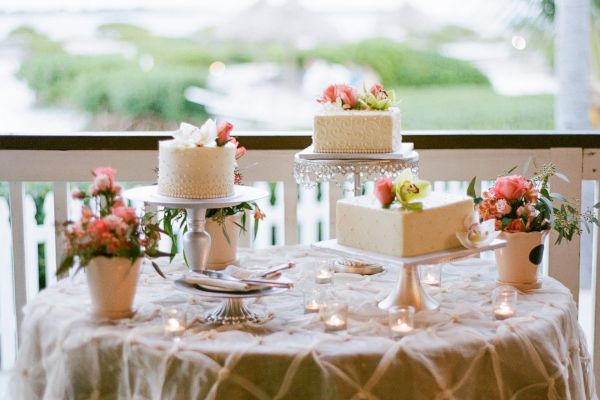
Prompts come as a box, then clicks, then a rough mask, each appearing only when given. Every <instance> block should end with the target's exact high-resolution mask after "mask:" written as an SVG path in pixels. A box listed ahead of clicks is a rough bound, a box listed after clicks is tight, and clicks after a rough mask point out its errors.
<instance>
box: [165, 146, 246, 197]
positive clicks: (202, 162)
mask: <svg viewBox="0 0 600 400" xmlns="http://www.w3.org/2000/svg"><path fill="white" fill-rule="evenodd" d="M235 151H236V148H235V146H234V145H233V144H232V143H227V144H226V145H225V146H222V147H218V146H216V145H206V146H195V145H189V144H185V143H181V142H178V141H176V140H164V141H160V142H159V146H158V193H159V194H161V195H163V196H169V197H180V198H187V199H212V198H217V197H228V196H232V195H233V194H234V186H233V178H234V177H233V175H234V169H235Z"/></svg>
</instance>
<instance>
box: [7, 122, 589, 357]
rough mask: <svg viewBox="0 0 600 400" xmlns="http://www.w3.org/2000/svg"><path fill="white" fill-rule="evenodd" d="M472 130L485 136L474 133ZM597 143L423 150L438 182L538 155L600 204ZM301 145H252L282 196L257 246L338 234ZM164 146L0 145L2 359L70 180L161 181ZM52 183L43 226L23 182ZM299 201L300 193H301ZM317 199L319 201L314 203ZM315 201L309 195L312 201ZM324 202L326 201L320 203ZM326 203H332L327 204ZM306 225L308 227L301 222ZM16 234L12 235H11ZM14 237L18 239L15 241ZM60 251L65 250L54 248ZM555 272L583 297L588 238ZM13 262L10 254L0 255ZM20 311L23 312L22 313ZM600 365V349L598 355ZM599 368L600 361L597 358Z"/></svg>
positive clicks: (252, 163) (50, 243)
mask: <svg viewBox="0 0 600 400" xmlns="http://www.w3.org/2000/svg"><path fill="white" fill-rule="evenodd" d="M473 135H476V134H475V133H474V134H473ZM594 147H595V148H594V149H588V148H581V147H565V148H552V147H550V145H548V148H536V149H501V150H497V149H469V150H463V149H439V150H436V149H430V150H426V149H425V150H420V151H419V153H420V176H421V177H422V178H424V179H428V180H432V181H433V180H435V181H468V180H470V179H471V177H472V176H474V175H477V177H478V179H480V180H492V179H494V178H495V177H496V176H497V175H498V174H499V173H501V172H502V171H503V170H504V169H506V168H510V167H511V166H513V165H524V164H525V163H526V161H527V160H528V159H529V158H530V157H535V159H536V160H537V162H538V163H543V162H547V161H552V162H554V163H555V164H556V165H557V168H558V169H559V170H560V171H561V172H563V173H565V174H566V175H568V176H569V177H570V178H571V180H570V182H569V183H566V182H562V181H556V182H553V185H554V187H553V189H554V191H557V192H561V193H563V194H566V195H567V196H568V197H571V198H580V197H581V187H582V182H583V180H592V181H594V182H595V184H594V185H595V186H594V187H595V202H598V201H599V199H600V189H599V188H600V183H599V182H600V143H599V144H598V146H594ZM297 151H298V150H296V149H287V150H252V151H250V152H249V153H248V154H247V156H245V157H244V158H243V159H242V160H241V167H242V168H244V169H245V174H244V175H245V180H246V182H248V183H250V182H256V184H258V185H263V183H259V182H278V185H277V187H276V192H277V197H278V198H279V199H282V201H280V202H278V203H276V204H275V205H270V204H269V203H268V201H263V202H262V203H261V205H262V207H263V208H264V210H265V211H266V212H267V214H268V216H269V217H268V218H267V219H266V220H265V221H264V226H263V227H262V228H261V231H260V233H259V235H258V237H257V238H256V241H255V242H254V245H255V246H257V247H263V246H267V245H270V244H271V234H270V233H271V231H272V228H273V227H274V228H275V232H276V243H280V244H296V243H308V242H311V241H314V240H316V239H317V233H316V232H317V230H316V228H315V227H316V226H317V225H319V224H320V225H321V227H322V228H321V232H322V239H327V238H328V237H330V236H331V235H330V233H332V232H335V230H334V229H333V223H334V221H335V207H334V206H335V202H336V201H337V200H338V199H339V198H341V197H342V192H341V191H340V190H339V189H338V188H336V187H328V186H327V185H324V186H323V188H322V189H323V198H322V203H319V202H316V201H315V200H314V198H315V192H314V189H313V190H310V191H305V190H301V191H300V192H299V191H298V186H297V185H296V183H295V181H294V178H293V155H294V153H295V152H297ZM156 161H157V155H156V151H150V150H127V151H124V150H70V151H57V150H0V181H9V182H10V196H9V197H10V202H11V212H10V218H11V222H12V225H11V229H10V231H8V230H7V224H6V221H7V219H8V215H9V214H8V209H7V205H6V203H5V202H3V201H2V200H0V235H1V236H0V238H1V240H0V252H1V253H0V260H5V259H10V258H9V257H7V256H6V257H5V255H8V254H9V253H11V254H12V259H13V262H12V263H11V264H8V265H7V264H0V268H2V269H1V270H2V271H3V275H2V279H0V285H1V286H0V290H1V294H0V295H1V298H0V301H1V302H2V306H1V310H0V311H1V312H2V314H1V315H0V318H1V319H0V322H1V323H2V347H1V349H0V351H2V353H1V355H2V366H3V368H6V367H10V365H11V363H12V360H13V358H14V354H15V342H14V338H15V335H14V334H12V332H14V330H15V327H17V326H19V321H20V318H21V308H22V307H23V305H24V304H25V303H26V301H27V299H30V298H31V297H32V296H34V295H35V293H36V291H37V281H38V277H37V259H36V257H37V243H38V242H43V243H46V257H47V260H46V266H47V268H48V271H47V272H46V276H47V277H52V276H54V272H53V269H52V268H53V266H55V265H56V264H55V260H56V257H58V258H60V246H56V247H55V245H54V226H53V221H54V220H58V221H64V220H66V219H67V217H68V214H69V212H68V196H67V191H68V183H69V182H88V181H89V180H90V171H91V170H92V169H93V168H95V167H97V166H100V165H110V166H113V167H115V168H117V170H118V179H119V180H120V181H137V182H152V181H154V179H155V176H154V175H155V174H154V168H155V167H156V163H157V162H156ZM29 181H34V182H40V181H41V182H52V183H53V187H54V190H53V195H50V196H48V197H47V198H46V204H45V209H46V211H47V215H48V218H47V219H46V223H45V225H44V226H34V225H32V224H31V223H30V222H28V221H32V220H33V214H32V212H33V211H32V210H33V209H34V207H33V204H32V201H31V199H30V198H28V197H26V196H25V195H24V182H29ZM299 199H300V200H299ZM311 199H312V200H311ZM307 200H308V201H307ZM319 204H321V205H319ZM323 204H324V206H323ZM299 224H300V229H299V228H298V227H299ZM10 237H12V240H10ZM599 240H600V239H599V235H598V230H597V229H596V230H595V233H594V241H593V246H592V247H591V250H590V251H592V252H593V255H592V257H593V258H592V260H593V261H592V262H593V268H592V270H593V271H594V272H593V276H592V297H593V299H592V305H593V316H592V317H593V318H594V317H595V316H597V315H600V301H596V297H598V296H597V294H600V285H597V281H598V280H599V279H600V277H598V276H597V274H596V271H597V269H598V268H597V267H598V254H597V249H598V246H599ZM8 243H12V245H10V246H9V245H7V244H8ZM54 249H56V250H54ZM549 256H550V257H549V258H548V259H549V265H548V273H549V274H550V275H552V276H554V277H555V278H557V279H559V280H560V281H561V282H563V284H565V285H566V286H567V287H568V288H569V289H570V290H571V291H572V293H573V296H574V298H575V299H576V300H577V299H578V298H579V275H580V274H579V259H580V242H579V239H578V238H576V239H575V240H573V241H572V242H571V243H569V244H567V245H564V244H563V245H562V246H560V247H557V246H550V250H549ZM0 262H5V261H0ZM15 316H16V318H15ZM594 326H595V329H594V332H600V318H596V319H594ZM593 337H594V341H593V344H594V347H595V348H598V349H600V335H595V334H594V336H593ZM595 356H596V357H595V360H596V362H597V363H598V362H600V351H597V352H595ZM596 365H599V364H596Z"/></svg>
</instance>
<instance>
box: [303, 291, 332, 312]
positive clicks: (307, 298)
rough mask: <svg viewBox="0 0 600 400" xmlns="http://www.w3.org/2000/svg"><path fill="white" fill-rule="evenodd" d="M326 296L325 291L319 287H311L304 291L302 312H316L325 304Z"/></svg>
mask: <svg viewBox="0 0 600 400" xmlns="http://www.w3.org/2000/svg"><path fill="white" fill-rule="evenodd" d="M326 296H327V293H326V291H325V290H324V289H323V288H320V287H313V288H311V289H309V290H307V291H306V292H304V313H305V314H310V313H318V312H319V311H320V310H321V307H322V306H323V304H325V300H326Z"/></svg>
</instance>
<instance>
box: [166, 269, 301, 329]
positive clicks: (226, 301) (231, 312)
mask: <svg viewBox="0 0 600 400" xmlns="http://www.w3.org/2000/svg"><path fill="white" fill-rule="evenodd" d="M277 281H278V282H286V283H291V281H289V280H287V279H285V278H280V279H278V280H277ZM175 288H177V289H179V290H181V291H183V292H186V293H189V294H193V295H196V296H202V297H209V298H216V299H223V302H222V303H221V304H220V305H219V306H218V307H217V308H215V309H214V310H213V311H211V312H209V313H208V314H207V315H206V317H204V320H205V321H207V322H214V323H217V324H221V325H233V324H241V323H244V322H254V323H258V324H260V323H262V322H264V321H266V320H269V319H270V318H271V315H269V314H267V315H259V314H256V313H255V312H253V311H251V310H250V309H249V308H248V307H246V305H245V304H244V299H250V298H256V297H263V296H273V295H276V294H280V293H283V292H285V291H287V290H289V289H288V288H283V287H269V288H263V289H260V290H256V291H253V292H246V293H244V292H217V291H211V290H207V289H203V288H202V287H199V286H193V285H190V284H189V283H186V282H185V281H184V280H183V279H177V280H176V281H175Z"/></svg>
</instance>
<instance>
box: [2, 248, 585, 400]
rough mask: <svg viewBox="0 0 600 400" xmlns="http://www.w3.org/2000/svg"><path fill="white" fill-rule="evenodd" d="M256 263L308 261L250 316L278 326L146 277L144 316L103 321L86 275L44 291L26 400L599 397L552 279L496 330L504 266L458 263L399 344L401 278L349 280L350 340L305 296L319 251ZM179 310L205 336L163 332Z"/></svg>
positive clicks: (341, 293)
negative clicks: (220, 314) (394, 311)
mask: <svg viewBox="0 0 600 400" xmlns="http://www.w3.org/2000/svg"><path fill="white" fill-rule="evenodd" d="M241 254H242V257H241V261H242V265H244V266H246V267H248V268H252V267H258V266H260V267H264V266H267V265H274V264H276V263H280V262H285V261H287V260H295V261H296V262H297V268H296V269H294V270H290V271H288V272H286V274H285V275H286V276H287V277H289V278H291V279H293V280H294V281H295V282H296V288H295V289H294V290H292V291H290V292H287V293H285V294H282V295H280V296H273V297H265V298H259V299H257V300H256V301H253V302H252V303H251V304H250V306H251V307H252V308H253V309H254V310H258V311H263V312H270V313H273V318H272V319H271V320H269V321H267V322H266V323H264V324H261V325H256V324H245V325H241V326H214V325H209V324H205V323H203V322H202V321H201V320H198V319H195V317H199V318H200V319H201V318H202V316H203V315H205V313H206V312H207V311H209V310H210V309H211V308H213V307H215V306H216V305H218V301H214V300H210V299H205V298H202V297H197V296H193V295H188V294H186V293H182V292H179V291H177V290H175V289H174V288H173V286H172V280H174V279H175V278H177V277H179V276H180V275H181V274H182V273H183V272H184V271H185V268H184V267H183V265H182V264H181V263H174V264H171V265H166V264H165V265H166V266H165V267H164V271H165V272H166V273H167V277H168V280H163V279H162V278H160V277H159V276H157V275H156V274H154V273H153V271H152V268H151V267H149V268H148V267H147V268H145V271H144V273H143V274H142V276H141V277H140V281H139V286H138V293H137V296H136V301H135V306H136V307H137V313H136V314H135V316H134V317H133V318H132V319H126V320H121V321H113V322H106V321H98V320H94V319H92V318H91V317H90V312H89V297H88V294H87V287H86V284H85V279H84V276H83V274H80V275H79V276H76V277H75V278H74V279H71V280H63V281H61V282H59V283H58V284H57V285H55V286H53V287H50V288H48V289H46V290H44V291H42V292H41V293H40V294H39V295H38V296H37V297H36V298H35V299H34V300H33V301H31V302H30V303H29V304H28V305H27V306H26V307H25V318H24V321H23V326H22V334H21V338H22V344H21V348H20V351H19V356H18V360H17V363H16V367H15V370H14V372H13V375H12V377H11V382H10V391H11V398H13V399H18V398H23V399H57V398H60V399H100V398H102V399H116V398H119V399H120V398H127V399H192V398H193V399H204V398H208V399H213V398H219V399H245V398H249V399H312V398H318V399H528V400H531V399H569V398H572V399H583V398H585V399H589V398H595V395H596V394H595V384H594V378H593V374H592V366H591V365H592V364H591V360H590V357H589V354H588V351H587V349H586V346H585V340H584V337H583V334H582V332H581V329H580V327H579V326H578V324H577V320H576V315H577V312H576V308H575V303H574V302H573V299H572V297H571V294H570V292H569V291H568V290H567V289H566V288H565V287H564V286H562V285H561V284H560V283H558V282H557V281H556V280H554V279H552V278H543V286H542V288H541V289H538V290H535V291H533V292H530V293H527V294H520V295H519V301H518V307H517V313H516V315H515V316H514V317H513V318H510V319H507V320H504V321H495V320H493V319H492V317H491V315H492V306H491V302H490V297H491V291H492V290H493V288H494V287H495V283H494V274H495V271H494V266H493V263H491V262H490V261H485V260H482V259H469V260H464V261H461V262H460V263H454V264H449V265H445V266H444V275H443V283H442V287H441V288H429V289H428V290H429V292H430V293H431V294H432V296H433V297H434V298H435V299H436V300H437V301H439V302H440V304H441V307H440V310H439V311H423V312H420V313H418V314H417V315H416V318H415V322H416V325H417V329H416V330H415V331H414V333H413V334H411V335H408V336H404V337H403V338H400V339H394V338H392V337H391V336H390V334H389V330H388V327H387V314H386V312H385V311H381V310H379V309H378V308H377V301H378V300H381V299H382V298H383V297H385V295H386V294H387V293H388V292H389V290H390V289H391V287H392V285H393V284H394V282H395V280H396V278H397V273H398V272H397V271H396V270H395V269H394V268H393V267H389V268H387V269H386V271H385V272H383V273H381V274H378V275H374V276H364V277H363V276H359V275H348V274H338V275H336V277H335V282H334V285H333V286H332V287H331V295H332V296H333V297H336V298H338V299H343V300H345V301H347V302H348V304H349V322H348V329H347V331H340V332H334V333H330V332H325V331H324V327H323V323H322V321H320V319H319V316H318V315H317V314H304V312H303V290H306V289H307V288H308V287H309V286H310V285H312V284H313V283H312V281H313V279H314V272H313V268H314V265H315V261H316V260H317V259H322V258H332V257H334V256H332V255H329V254H326V253H322V252H318V251H315V250H314V249H311V248H309V247H306V246H293V247H274V248H270V249H267V250H260V251H253V252H250V251H242V252H241ZM171 306H179V307H182V308H184V309H185V310H186V312H187V315H188V320H189V321H190V322H191V326H190V327H189V328H188V330H187V331H186V332H185V334H184V335H183V336H182V337H181V339H180V340H173V339H171V338H169V337H165V336H164V334H163V327H162V319H161V310H162V309H163V308H165V307H171Z"/></svg>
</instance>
